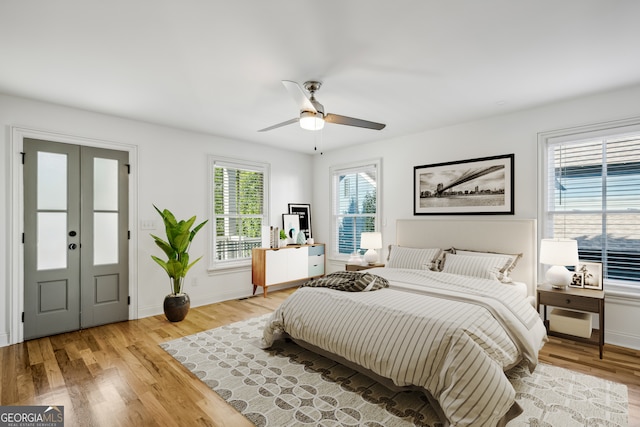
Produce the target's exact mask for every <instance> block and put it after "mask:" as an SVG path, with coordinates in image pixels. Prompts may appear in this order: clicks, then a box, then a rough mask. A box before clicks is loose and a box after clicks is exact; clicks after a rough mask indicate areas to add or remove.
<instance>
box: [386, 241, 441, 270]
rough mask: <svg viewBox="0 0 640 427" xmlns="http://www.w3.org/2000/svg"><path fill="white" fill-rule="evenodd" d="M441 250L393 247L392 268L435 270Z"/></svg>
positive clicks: (389, 265)
mask: <svg viewBox="0 0 640 427" xmlns="http://www.w3.org/2000/svg"><path fill="white" fill-rule="evenodd" d="M440 252H442V249H440V248H426V249H423V248H405V247H402V246H396V245H392V246H391V247H390V252H389V262H388V263H387V267H390V268H412V269H414V270H435V269H436V261H437V259H438V257H439V256H440Z"/></svg>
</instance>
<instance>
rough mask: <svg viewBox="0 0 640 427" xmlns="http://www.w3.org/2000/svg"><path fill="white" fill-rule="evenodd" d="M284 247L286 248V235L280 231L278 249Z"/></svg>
mask: <svg viewBox="0 0 640 427" xmlns="http://www.w3.org/2000/svg"><path fill="white" fill-rule="evenodd" d="M285 246H287V233H285V231H284V230H282V229H280V245H278V247H280V248H283V247H285Z"/></svg>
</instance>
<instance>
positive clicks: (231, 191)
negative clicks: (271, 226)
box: [212, 159, 268, 266]
mask: <svg viewBox="0 0 640 427" xmlns="http://www.w3.org/2000/svg"><path fill="white" fill-rule="evenodd" d="M212 175H213V179H212V181H213V182H212V184H213V207H212V210H213V221H212V222H213V223H214V224H215V234H214V236H213V257H212V263H213V264H214V265H218V266H221V265H223V264H233V263H238V262H248V261H249V260H250V259H251V250H252V249H253V248H257V247H260V244H261V233H262V225H263V224H266V218H267V217H268V214H267V212H266V206H268V203H267V200H268V198H267V194H266V193H267V190H266V189H267V188H268V185H267V183H268V167H267V166H266V165H264V164H255V163H249V162H241V161H234V162H230V161H222V160H215V159H214V160H213V161H212Z"/></svg>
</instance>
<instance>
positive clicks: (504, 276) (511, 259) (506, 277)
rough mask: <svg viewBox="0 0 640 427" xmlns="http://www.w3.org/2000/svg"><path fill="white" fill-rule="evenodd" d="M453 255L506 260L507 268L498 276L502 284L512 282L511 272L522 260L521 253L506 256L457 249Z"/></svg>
mask: <svg viewBox="0 0 640 427" xmlns="http://www.w3.org/2000/svg"><path fill="white" fill-rule="evenodd" d="M453 253H454V254H456V255H464V256H467V255H469V256H488V257H500V258H503V259H504V260H505V267H504V268H502V269H500V274H498V276H497V278H498V280H500V281H501V282H502V283H511V282H512V279H511V272H512V271H513V269H514V268H516V265H517V264H518V261H519V260H520V258H522V254H521V253H520V254H504V253H498V252H479V251H472V250H463V249H456V248H453ZM507 261H508V262H507Z"/></svg>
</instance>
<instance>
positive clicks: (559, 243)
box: [540, 239, 578, 265]
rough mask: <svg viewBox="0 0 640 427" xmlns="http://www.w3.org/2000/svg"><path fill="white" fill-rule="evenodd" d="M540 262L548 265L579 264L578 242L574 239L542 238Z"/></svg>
mask: <svg viewBox="0 0 640 427" xmlns="http://www.w3.org/2000/svg"><path fill="white" fill-rule="evenodd" d="M540 263H541V264H548V265H578V242H577V241H576V240H573V239H542V240H541V241H540Z"/></svg>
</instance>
